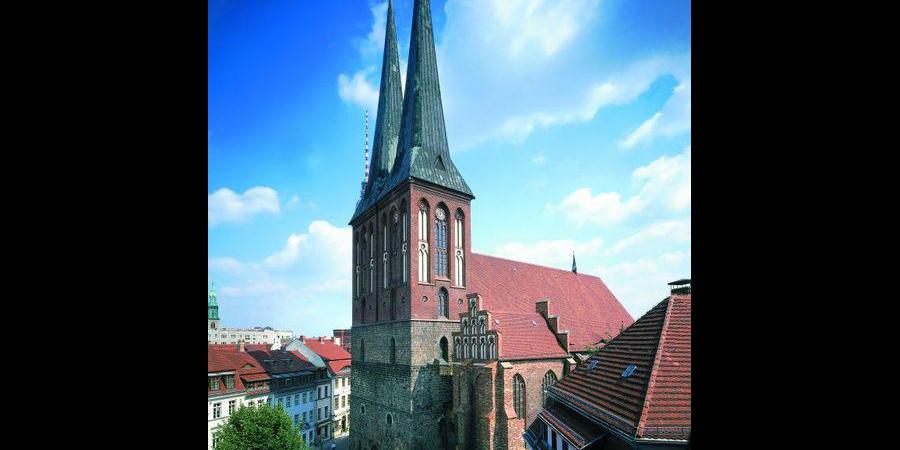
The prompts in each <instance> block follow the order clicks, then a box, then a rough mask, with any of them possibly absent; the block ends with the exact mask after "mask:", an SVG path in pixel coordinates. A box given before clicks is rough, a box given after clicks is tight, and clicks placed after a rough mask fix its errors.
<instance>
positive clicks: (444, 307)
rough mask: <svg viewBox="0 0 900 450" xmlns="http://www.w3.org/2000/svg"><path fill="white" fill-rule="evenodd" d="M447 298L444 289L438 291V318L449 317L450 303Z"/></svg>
mask: <svg viewBox="0 0 900 450" xmlns="http://www.w3.org/2000/svg"><path fill="white" fill-rule="evenodd" d="M449 297H450V296H449V295H447V290H446V289H444V288H441V290H440V291H438V317H440V318H444V319H446V318H449V317H450V311H449V309H450V308H449V307H448V305H449V303H450V299H449Z"/></svg>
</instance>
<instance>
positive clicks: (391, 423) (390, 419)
mask: <svg viewBox="0 0 900 450" xmlns="http://www.w3.org/2000/svg"><path fill="white" fill-rule="evenodd" d="M386 420H387V426H391V425H393V424H394V417H393V416H391V414H390V413H388V415H387V419H386Z"/></svg>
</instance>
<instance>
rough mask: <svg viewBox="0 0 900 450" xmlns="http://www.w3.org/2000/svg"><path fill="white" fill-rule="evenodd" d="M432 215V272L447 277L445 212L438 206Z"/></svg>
mask: <svg viewBox="0 0 900 450" xmlns="http://www.w3.org/2000/svg"><path fill="white" fill-rule="evenodd" d="M434 217H435V221H434V239H435V242H434V274H435V276H438V277H441V278H447V212H446V211H444V208H443V207H442V206H438V208H437V211H435V213H434Z"/></svg>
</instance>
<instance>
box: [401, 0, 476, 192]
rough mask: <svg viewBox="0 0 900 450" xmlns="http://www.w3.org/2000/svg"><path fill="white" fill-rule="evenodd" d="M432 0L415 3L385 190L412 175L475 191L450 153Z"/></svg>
mask: <svg viewBox="0 0 900 450" xmlns="http://www.w3.org/2000/svg"><path fill="white" fill-rule="evenodd" d="M430 3H431V2H430V0H415V3H414V6H413V8H414V12H413V24H412V35H411V36H410V40H409V59H408V65H407V70H406V90H405V91H404V92H405V97H404V98H403V115H402V119H401V121H400V141H399V143H398V145H397V159H396V161H395V162H394V171H393V172H394V173H393V174H392V176H391V180H390V182H389V183H388V186H386V188H385V191H387V190H389V189H391V188H393V187H394V186H396V185H397V184H399V183H400V182H402V181H403V180H405V179H407V178H410V177H412V178H417V179H420V180H423V181H427V182H430V183H434V184H437V185H439V186H443V187H446V188H449V189H452V190H455V191H457V192H461V193H463V194H466V195H468V196H471V197H474V196H473V195H472V190H471V189H469V185H468V184H466V182H465V180H463V178H462V175H461V174H460V173H459V170H457V169H456V166H455V165H454V164H453V161H452V160H451V159H450V147H449V145H448V144H447V128H446V126H445V125H444V108H443V104H442V102H441V86H440V80H439V79H438V68H437V56H436V54H435V49H434V33H433V31H432V25H431V5H430Z"/></svg>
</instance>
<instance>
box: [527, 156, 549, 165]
mask: <svg viewBox="0 0 900 450" xmlns="http://www.w3.org/2000/svg"><path fill="white" fill-rule="evenodd" d="M531 162H533V163H534V165H536V166H543V165H544V164H545V163H546V162H547V157H546V156H544V155H537V156H535V157H534V158H531Z"/></svg>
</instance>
